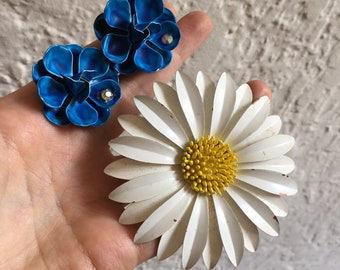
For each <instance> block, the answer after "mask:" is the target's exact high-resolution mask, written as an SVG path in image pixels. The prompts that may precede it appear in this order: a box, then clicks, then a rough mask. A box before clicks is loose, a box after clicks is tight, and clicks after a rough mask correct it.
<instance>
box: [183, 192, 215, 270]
mask: <svg viewBox="0 0 340 270" xmlns="http://www.w3.org/2000/svg"><path fill="white" fill-rule="evenodd" d="M208 209H209V208H208V198H207V196H205V195H200V194H198V195H197V197H196V202H195V205H194V208H193V209H192V213H191V217H190V220H189V223H188V227H187V231H186V233H185V236H184V242H183V254H182V265H183V267H184V268H185V269H187V268H191V267H193V266H194V265H195V264H196V263H197V261H198V260H199V259H200V257H201V256H202V252H203V249H204V247H205V244H206V241H207V235H208V228H209V223H208V221H209V216H208Z"/></svg>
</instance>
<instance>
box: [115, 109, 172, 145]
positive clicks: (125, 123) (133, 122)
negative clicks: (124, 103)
mask: <svg viewBox="0 0 340 270" xmlns="http://www.w3.org/2000/svg"><path fill="white" fill-rule="evenodd" d="M118 122H119V124H120V125H121V126H122V128H124V130H125V131H127V132H128V133H129V134H130V135H132V136H134V137H141V138H145V139H149V140H151V141H156V142H159V143H162V144H164V145H170V146H172V147H175V148H176V147H177V146H176V145H175V144H174V143H172V141H170V140H169V139H167V138H166V137H165V136H163V135H162V134H161V133H160V132H158V131H157V129H155V128H154V127H153V126H152V125H151V124H150V123H149V122H148V121H147V120H146V119H145V118H144V117H141V116H137V115H132V114H125V115H120V116H119V117H118Z"/></svg>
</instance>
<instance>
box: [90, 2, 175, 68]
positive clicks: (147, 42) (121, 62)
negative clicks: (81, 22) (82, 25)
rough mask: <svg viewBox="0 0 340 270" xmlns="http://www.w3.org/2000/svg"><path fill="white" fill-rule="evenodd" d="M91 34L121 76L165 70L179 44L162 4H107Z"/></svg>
mask: <svg viewBox="0 0 340 270" xmlns="http://www.w3.org/2000/svg"><path fill="white" fill-rule="evenodd" d="M94 30H95V33H96V36H97V38H98V39H99V40H101V44H102V49H103V52H104V55H105V56H106V57H107V58H108V59H109V60H110V61H111V62H112V63H113V64H114V65H115V68H116V70H117V71H118V72H119V73H122V74H130V73H132V72H134V71H135V70H137V69H140V70H142V71H146V72H154V71H157V70H159V69H162V68H164V67H166V66H167V65H168V64H169V63H170V61H171V58H172V53H171V50H173V49H174V48H175V47H176V46H177V44H178V43H179V40H180V31H179V28H178V26H177V24H176V19H175V17H174V15H173V14H172V13H171V11H170V10H168V9H166V8H164V6H163V1H162V0H110V1H109V2H108V3H107V5H106V7H105V10H104V13H102V14H100V15H99V16H98V17H97V18H96V20H95V22H94Z"/></svg>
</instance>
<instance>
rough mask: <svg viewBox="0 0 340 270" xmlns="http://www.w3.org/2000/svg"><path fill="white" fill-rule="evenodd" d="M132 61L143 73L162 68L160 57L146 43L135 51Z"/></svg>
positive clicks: (161, 58)
mask: <svg viewBox="0 0 340 270" xmlns="http://www.w3.org/2000/svg"><path fill="white" fill-rule="evenodd" d="M134 60H135V63H136V66H137V67H138V68H139V69H141V70H143V71H145V72H154V71H157V70H158V69H160V68H161V67H162V66H163V57H162V55H161V54H160V53H159V52H157V51H156V50H155V49H154V48H151V47H149V46H148V44H147V43H143V44H142V45H141V46H140V47H139V48H138V49H137V51H136V54H135V57H134Z"/></svg>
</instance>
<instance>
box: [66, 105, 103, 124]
mask: <svg viewBox="0 0 340 270" xmlns="http://www.w3.org/2000/svg"><path fill="white" fill-rule="evenodd" d="M66 115H67V117H68V119H69V120H70V121H71V123H72V124H74V125H76V126H82V127H88V126H91V125H94V124H95V123H96V122H97V120H98V113H97V111H96V110H95V108H93V107H92V106H91V105H90V104H89V103H88V102H87V101H84V102H82V103H79V102H77V101H74V100H72V101H71V102H70V104H69V105H68V106H67V108H66Z"/></svg>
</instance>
